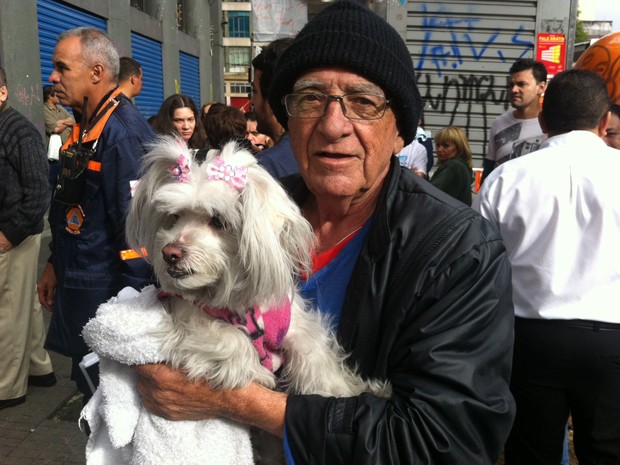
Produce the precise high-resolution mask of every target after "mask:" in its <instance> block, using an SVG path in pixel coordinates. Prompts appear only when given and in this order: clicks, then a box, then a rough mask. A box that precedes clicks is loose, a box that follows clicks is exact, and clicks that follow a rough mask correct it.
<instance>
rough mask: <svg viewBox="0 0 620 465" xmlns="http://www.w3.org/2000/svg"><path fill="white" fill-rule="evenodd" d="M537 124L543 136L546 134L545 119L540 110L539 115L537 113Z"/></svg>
mask: <svg viewBox="0 0 620 465" xmlns="http://www.w3.org/2000/svg"><path fill="white" fill-rule="evenodd" d="M538 124H539V125H540V129H541V130H542V132H543V134H547V132H548V131H547V124H546V123H545V117H544V115H543V111H542V110H540V113H538Z"/></svg>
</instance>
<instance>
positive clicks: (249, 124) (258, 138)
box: [245, 120, 267, 151]
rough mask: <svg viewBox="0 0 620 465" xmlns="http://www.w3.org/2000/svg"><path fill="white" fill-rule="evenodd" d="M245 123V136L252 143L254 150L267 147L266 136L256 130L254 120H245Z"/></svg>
mask: <svg viewBox="0 0 620 465" xmlns="http://www.w3.org/2000/svg"><path fill="white" fill-rule="evenodd" d="M245 125H246V130H245V138H246V139H247V140H249V141H250V142H251V143H252V147H254V150H257V151H260V150H264V149H265V148H266V147H267V136H266V135H265V134H263V133H261V132H259V131H258V124H257V123H256V121H252V120H247V121H246V123H245Z"/></svg>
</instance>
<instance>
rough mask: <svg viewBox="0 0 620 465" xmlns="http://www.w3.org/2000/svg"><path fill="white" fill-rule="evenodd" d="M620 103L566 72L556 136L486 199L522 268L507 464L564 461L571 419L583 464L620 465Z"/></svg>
mask: <svg viewBox="0 0 620 465" xmlns="http://www.w3.org/2000/svg"><path fill="white" fill-rule="evenodd" d="M610 104H611V101H610V98H609V95H608V93H607V89H606V86H605V81H604V80H603V79H602V78H601V77H600V76H598V75H596V74H595V73H592V72H591V71H585V70H570V71H566V72H564V73H560V74H558V75H557V76H556V77H555V78H554V79H553V80H552V81H551V83H550V84H549V88H548V89H547V91H546V95H545V100H544V103H543V108H542V112H541V115H540V122H541V127H542V128H543V130H544V131H545V133H546V134H547V136H548V137H549V138H548V139H547V140H546V141H545V142H544V143H543V145H542V146H541V149H540V150H539V151H537V152H535V153H532V154H530V155H528V156H527V157H522V158H519V159H516V160H512V161H510V162H509V163H505V164H503V165H501V166H500V167H498V168H497V169H495V170H494V171H493V172H492V173H491V174H490V175H489V177H488V179H487V180H486V181H485V183H484V184H483V185H482V188H481V190H480V192H479V194H478V196H477V198H476V199H475V202H474V208H475V209H477V210H479V211H480V212H481V213H482V214H483V215H484V216H485V217H486V218H487V219H489V220H490V221H491V222H493V223H495V224H497V225H498V227H499V228H500V233H501V236H502V240H503V242H504V244H505V246H506V250H507V253H508V258H509V260H510V262H511V265H512V285H513V301H514V307H515V314H516V321H515V350H514V361H513V372H512V379H511V391H512V393H513V395H514V397H515V400H516V403H517V417H516V420H515V424H514V426H513V429H512V432H511V434H510V437H509V438H508V441H507V443H506V448H505V458H506V465H514V464H527V465H536V464H549V463H559V462H560V457H561V455H562V442H563V437H564V427H565V425H566V421H567V418H568V416H569V413H570V415H571V416H572V421H573V426H574V434H575V436H574V443H575V445H576V447H575V452H576V455H577V458H578V460H579V463H588V464H594V463H620V421H619V419H620V309H619V308H618V304H617V299H618V296H619V295H620V246H619V245H618V238H619V237H620V234H619V233H620V182H619V181H618V173H620V157H619V156H618V151H617V150H615V149H612V148H610V147H608V146H606V145H605V142H604V141H603V140H602V138H601V136H603V135H605V131H606V127H607V125H608V122H609V118H610V115H609V108H610ZM584 157H587V159H588V161H587V163H584Z"/></svg>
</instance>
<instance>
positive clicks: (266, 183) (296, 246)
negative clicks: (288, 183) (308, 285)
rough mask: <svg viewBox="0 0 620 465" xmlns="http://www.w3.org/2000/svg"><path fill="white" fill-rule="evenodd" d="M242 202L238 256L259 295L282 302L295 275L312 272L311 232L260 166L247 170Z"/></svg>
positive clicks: (273, 180) (295, 206)
mask: <svg viewBox="0 0 620 465" xmlns="http://www.w3.org/2000/svg"><path fill="white" fill-rule="evenodd" d="M240 201H241V208H242V210H243V212H242V217H243V221H244V225H243V228H242V231H241V239H240V244H239V254H240V256H241V259H242V262H243V264H244V267H245V268H246V269H247V270H249V273H248V274H249V279H250V280H251V281H252V285H253V287H254V289H255V292H256V293H257V295H260V296H261V297H263V298H268V297H269V296H271V295H273V298H275V299H280V301H281V299H282V298H285V297H286V296H288V295H290V292H291V289H292V288H293V286H294V283H295V275H300V274H307V273H308V272H309V271H310V263H311V252H312V248H313V243H314V235H313V233H312V228H311V226H310V224H309V223H308V222H307V221H306V219H305V218H304V217H303V216H302V215H301V212H300V210H299V208H298V207H297V205H296V204H295V203H294V202H293V201H292V200H291V198H290V197H289V196H288V195H287V194H286V192H285V191H284V189H283V188H282V186H280V184H279V183H278V182H277V181H276V180H275V179H274V178H273V177H272V176H271V175H270V174H269V173H268V172H267V171H265V170H264V169H263V168H262V167H260V166H258V165H257V164H252V165H250V166H249V167H248V184H247V187H246V189H245V190H244V192H243V193H242V194H241V197H240ZM274 288H275V290H276V292H275V293H274ZM273 303H278V302H273Z"/></svg>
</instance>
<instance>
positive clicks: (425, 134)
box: [415, 113, 435, 175]
mask: <svg viewBox="0 0 620 465" xmlns="http://www.w3.org/2000/svg"><path fill="white" fill-rule="evenodd" d="M424 126H425V122H424V113H422V115H421V116H420V121H418V128H417V129H416V133H415V138H416V140H417V141H418V142H419V143H420V144H422V145H423V146H424V148H426V173H427V175H428V173H430V172H431V169H432V168H433V165H434V164H435V158H434V156H433V139H432V138H431V133H430V132H429V131H426V130H425V129H424Z"/></svg>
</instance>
